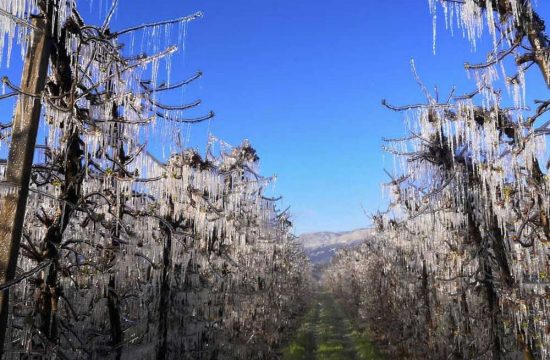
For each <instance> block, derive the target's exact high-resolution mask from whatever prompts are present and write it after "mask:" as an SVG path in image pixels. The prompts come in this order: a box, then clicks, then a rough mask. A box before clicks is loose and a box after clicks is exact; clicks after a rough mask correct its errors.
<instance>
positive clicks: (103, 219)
mask: <svg viewBox="0 0 550 360" xmlns="http://www.w3.org/2000/svg"><path fill="white" fill-rule="evenodd" d="M1 7H2V8H1V9H0V16H1V17H2V21H1V22H0V38H1V39H2V41H5V43H3V44H0V45H3V46H2V48H3V49H4V48H6V49H8V51H7V52H10V49H11V46H12V43H13V42H14V41H15V40H19V41H20V42H21V47H22V49H23V50H25V49H26V53H24V58H25V68H24V72H23V80H22V85H21V86H16V85H14V83H13V82H12V81H10V79H8V78H4V86H5V87H6V88H7V89H9V91H8V93H6V94H5V95H3V96H2V98H4V99H8V98H12V97H13V98H18V102H17V105H16V108H15V116H14V118H13V121H11V122H8V123H2V124H0V142H1V145H2V146H3V147H4V148H5V149H6V148H7V149H8V150H9V154H8V159H7V163H2V164H0V181H1V182H0V189H1V190H0V206H1V208H0V212H1V213H2V214H1V215H2V216H1V218H0V219H1V220H0V232H1V234H2V235H3V238H2V239H0V242H2V244H1V247H0V248H1V249H2V254H1V256H2V261H1V263H0V270H1V275H2V284H1V285H0V287H1V293H2V304H3V306H2V314H1V315H2V319H3V320H4V321H6V325H5V326H2V329H3V330H4V331H5V332H6V334H7V335H6V336H5V340H4V339H2V338H0V343H1V344H2V345H3V347H2V348H0V349H1V351H0V353H2V355H3V358H20V357H21V356H22V354H23V356H35V358H44V359H46V358H61V359H95V358H100V357H101V358H112V359H122V358H131V357H134V358H135V357H136V356H139V358H143V359H146V358H151V359H153V358H154V359H168V358H173V359H182V358H189V359H209V358H212V359H223V358H228V359H233V358H271V357H273V356H274V352H275V351H276V350H275V349H276V348H277V346H276V345H277V344H278V343H279V342H280V341H281V339H282V338H283V335H284V331H285V329H287V328H291V327H292V326H294V325H295V324H294V321H295V319H296V313H297V312H299V311H300V310H301V308H302V306H303V304H304V302H305V296H306V294H307V286H304V283H307V281H308V279H307V271H304V269H305V268H307V262H306V260H305V258H304V256H303V254H302V253H301V252H300V251H299V249H298V248H297V247H296V245H295V244H294V242H293V238H292V235H291V233H290V226H291V224H290V222H289V220H288V215H287V214H286V213H285V212H279V211H277V209H276V200H277V199H271V198H267V197H265V196H264V194H263V189H264V188H265V187H266V186H268V185H269V183H270V180H271V179H269V178H264V177H262V176H260V175H259V174H258V173H257V162H258V160H259V159H258V156H257V155H256V151H255V150H254V149H253V148H252V147H251V146H250V144H248V142H246V141H245V142H243V143H242V144H241V145H240V146H238V147H230V146H229V145H227V144H225V143H223V142H221V141H219V140H217V139H214V138H212V139H210V142H209V146H208V151H207V153H206V155H205V156H204V157H201V156H200V155H199V154H198V153H197V152H196V151H194V150H190V149H184V148H182V147H181V146H175V145H173V146H169V147H168V148H169V149H170V150H171V153H172V155H171V156H170V157H169V160H168V161H167V162H160V161H158V160H156V159H155V158H154V157H153V156H152V155H151V154H150V153H149V152H148V151H147V146H146V144H147V141H148V140H149V139H154V138H155V136H159V135H164V136H165V137H167V136H166V134H170V133H177V132H178V131H180V130H181V127H182V124H192V123H196V122H200V121H204V120H208V119H210V118H211V117H212V116H213V113H208V114H206V115H203V116H197V117H188V116H187V115H186V114H187V113H189V111H191V110H192V109H195V108H196V107H197V106H198V105H199V104H200V101H195V102H191V103H188V104H177V105H172V104H167V103H166V102H165V100H164V99H166V98H167V95H166V94H168V93H170V92H173V91H175V90H178V89H180V88H182V87H184V86H186V85H188V84H190V83H192V81H193V80H195V79H197V78H199V77H200V76H201V74H200V72H199V73H197V74H195V75H192V76H191V77H190V78H189V79H187V80H183V81H180V82H177V83H171V82H169V78H167V79H166V82H161V81H160V80H159V78H161V77H163V76H165V75H166V76H169V72H170V57H171V56H172V54H174V53H175V52H176V51H177V49H178V47H177V46H171V45H170V46H167V47H165V48H161V47H160V46H161V44H162V43H167V42H169V41H171V40H172V37H173V35H174V34H172V35H170V34H171V32H173V31H174V29H176V31H183V30H184V28H185V26H186V25H185V24H187V23H188V22H189V21H192V20H194V19H196V18H198V17H200V13H197V14H194V15H191V16H186V17H182V18H179V19H175V20H172V21H164V22H158V23H153V24H144V25H141V26H136V27H132V28H128V29H124V30H119V31H114V30H112V29H111V26H110V22H111V19H112V18H113V14H114V13H115V11H116V7H117V1H116V0H115V1H113V2H112V7H111V8H110V10H109V11H108V13H107V15H106V17H105V21H104V22H103V24H102V25H99V26H95V25H89V24H86V23H85V22H84V20H83V18H82V16H81V15H80V14H79V12H78V10H77V4H76V1H65V0H63V1H55V0H48V1H46V0H37V1H35V0H25V1H4V2H2V3H1ZM163 34H165V35H164V36H165V37H166V39H160V37H161V36H163ZM125 36H128V37H130V36H131V37H132V38H131V40H130V41H131V42H132V43H138V44H139V43H141V44H142V49H141V50H142V51H145V52H142V53H139V54H138V55H136V54H132V53H130V52H131V51H132V49H126V48H124V46H123V44H122V42H121V41H122V39H123V38H124V37H125ZM176 37H177V36H176ZM180 38H181V36H180ZM161 64H166V66H167V72H166V73H163V72H161V71H159V68H160V65H161ZM33 126H34V127H33ZM37 132H38V133H40V134H44V136H45V138H46V141H45V143H41V144H38V145H36V146H35V139H36V134H37ZM168 140H169V139H168ZM216 148H219V150H218V151H215V149H216ZM33 158H34V161H33ZM29 184H30V185H29ZM27 194H28V195H27ZM27 196H28V198H27ZM23 224H24V225H23ZM8 294H9V295H8Z"/></svg>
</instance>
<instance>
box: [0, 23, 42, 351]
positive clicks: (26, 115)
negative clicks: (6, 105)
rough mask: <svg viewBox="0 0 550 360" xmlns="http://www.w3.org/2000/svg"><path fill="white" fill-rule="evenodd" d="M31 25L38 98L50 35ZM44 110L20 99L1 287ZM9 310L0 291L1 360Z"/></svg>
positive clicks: (12, 258)
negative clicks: (12, 189) (41, 113)
mask: <svg viewBox="0 0 550 360" xmlns="http://www.w3.org/2000/svg"><path fill="white" fill-rule="evenodd" d="M32 24H33V26H34V29H35V30H33V31H32V33H31V39H30V42H29V45H28V49H27V54H26V56H25V63H24V65H23V75H22V78H21V90H22V91H23V92H24V93H26V94H33V95H39V94H41V92H42V91H43V89H44V86H45V83H46V75H47V72H48V60H49V56H50V50H51V43H50V36H49V33H50V32H51V31H49V30H50V29H49V26H48V24H49V21H48V20H47V19H45V18H38V17H36V18H33V19H32ZM41 108H42V106H41V99H40V98H39V97H35V96H29V95H23V94H21V95H19V100H18V102H17V106H16V109H15V114H14V118H13V128H12V136H11V143H10V148H9V154H8V163H7V168H6V173H5V181H6V182H7V183H9V184H10V186H13V187H14V191H11V192H9V193H8V195H5V196H2V197H0V284H3V283H6V282H7V281H10V280H12V279H13V278H14V276H15V269H16V265H17V257H18V255H19V244H20V242H21V235H22V231H23V220H24V218H25V210H26V205H27V197H28V193H29V181H30V176H31V168H32V160H33V156H34V148H35V144H36V134H37V131H38V125H39V121H40V112H41ZM2 190H5V189H2ZM8 310H9V291H8V290H4V291H0V358H1V357H2V355H3V354H4V342H5V336H6V330H7V329H6V328H7V324H8Z"/></svg>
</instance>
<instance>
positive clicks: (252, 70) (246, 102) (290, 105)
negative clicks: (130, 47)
mask: <svg viewBox="0 0 550 360" xmlns="http://www.w3.org/2000/svg"><path fill="white" fill-rule="evenodd" d="M120 4H121V5H120V9H119V11H118V15H117V18H116V19H115V21H114V26H113V27H116V25H119V24H125V23H127V24H130V23H141V22H143V21H154V20H158V19H167V18H171V17H175V16H181V15H185V14H188V13H192V12H194V11H197V10H200V11H203V12H204V18H202V19H200V20H197V21H195V22H193V23H191V24H190V25H189V31H188V33H187V40H186V52H185V55H184V56H185V58H184V61H183V62H180V63H181V64H182V66H181V68H180V69H176V68H177V66H175V65H174V67H175V68H174V70H173V77H174V78H181V77H185V76H186V74H189V73H191V72H193V71H194V70H196V69H200V70H202V71H203V72H204V77H203V78H202V79H201V80H200V82H199V83H198V84H196V85H195V88H194V89H189V90H188V91H189V95H188V96H190V97H191V96H196V97H200V98H201V99H202V100H203V101H204V105H203V109H204V110H205V111H206V110H208V109H212V110H214V111H215V112H216V114H217V116H216V118H215V120H213V121H212V122H211V123H210V124H204V125H202V126H195V127H193V128H191V130H190V131H191V144H192V145H193V146H199V147H201V148H202V146H203V145H202V144H204V141H205V139H206V137H207V133H208V131H211V132H212V133H214V134H215V135H216V136H218V137H220V138H222V139H224V140H225V141H227V142H229V143H232V144H238V143H239V142H240V141H241V139H243V138H248V139H249V140H250V141H251V142H252V144H253V145H254V146H255V147H256V148H257V150H258V151H259V155H260V158H261V171H262V173H263V174H264V175H270V174H276V175H277V177H278V179H277V183H276V186H275V189H274V192H275V193H278V194H281V195H283V197H284V200H283V202H282V204H281V207H282V208H286V206H291V212H292V214H293V220H294V224H295V231H296V232H297V233H302V232H310V231H325V230H327V231H343V230H351V229H354V228H360V227H365V226H368V225H369V224H370V219H369V218H368V217H367V216H366V215H365V213H364V211H363V208H364V209H365V210H366V211H367V212H373V211H376V210H377V209H384V206H385V203H386V200H384V198H385V196H383V191H381V185H380V184H381V183H382V182H384V181H387V177H386V175H385V174H384V172H383V169H384V167H386V168H388V169H391V168H392V161H391V158H390V156H389V155H385V154H383V152H382V151H381V145H382V141H381V138H382V137H395V136H398V135H400V134H402V133H403V128H404V126H403V121H402V117H401V115H400V114H396V113H392V112H391V111H388V110H387V109H385V108H383V107H382V106H381V103H380V102H381V99H383V98H387V99H388V100H390V101H391V102H392V103H395V104H408V103H415V102H422V101H423V100H424V99H423V97H422V94H421V92H420V91H419V89H418V86H417V84H416V82H415V81H414V79H413V77H412V75H411V71H410V60H411V58H414V59H415V62H416V66H417V70H418V72H419V74H420V76H421V77H422V78H423V80H424V81H425V83H426V85H428V86H434V85H436V84H437V85H438V86H439V88H440V89H441V93H442V94H446V93H447V92H448V90H449V89H450V88H451V86H453V85H457V87H458V89H459V92H460V89H462V92H467V91H471V90H472V89H473V88H474V84H473V83H470V82H469V81H468V80H467V77H466V74H465V71H464V70H463V64H464V62H465V61H467V60H470V61H474V60H475V59H481V58H482V56H483V54H484V52H482V53H480V54H473V53H472V50H471V47H470V45H469V43H468V42H467V41H466V40H465V39H463V38H462V36H461V34H460V33H459V32H458V34H457V35H455V37H454V38H453V37H451V35H450V33H449V32H448V31H446V30H445V27H444V23H443V16H441V17H440V21H439V22H438V31H437V37H438V40H437V51H436V55H434V54H433V50H432V18H431V15H430V14H429V9H428V2H427V1H426V0H411V1H373V0H348V1H341V0H338V1H337V0H322V1H313V0H302V1H290V0H262V1H257V0H231V1H220V0H202V1H199V0H162V1H149V0H131V1H130V0H121V1H120ZM549 9H550V8H549V7H548V4H546V5H545V8H544V9H540V10H539V11H541V14H542V15H543V16H544V15H546V14H548V15H550V11H549ZM543 10H544V11H543ZM546 17H547V18H549V16H546ZM178 75H179V76H178Z"/></svg>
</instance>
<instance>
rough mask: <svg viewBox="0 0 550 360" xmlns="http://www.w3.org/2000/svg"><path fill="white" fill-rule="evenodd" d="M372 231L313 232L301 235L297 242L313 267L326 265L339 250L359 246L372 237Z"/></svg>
mask: <svg viewBox="0 0 550 360" xmlns="http://www.w3.org/2000/svg"><path fill="white" fill-rule="evenodd" d="M372 233H373V230H372V229H358V230H353V231H346V232H326V231H325V232H315V233H307V234H302V235H300V236H299V237H298V242H299V243H300V244H301V245H302V246H303V248H304V251H305V253H306V255H307V256H308V257H309V259H310V260H311V262H312V263H313V264H314V265H321V264H325V263H328V262H329V261H330V259H332V256H334V254H335V253H336V251H338V250H339V249H343V248H350V247H354V246H357V245H359V244H361V243H362V242H363V241H364V240H367V239H369V238H370V237H371V236H372Z"/></svg>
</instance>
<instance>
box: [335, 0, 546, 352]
mask: <svg viewBox="0 0 550 360" xmlns="http://www.w3.org/2000/svg"><path fill="white" fill-rule="evenodd" d="M429 4H430V9H431V11H432V13H433V14H434V22H435V16H436V14H437V13H438V9H437V8H438V7H441V8H442V9H443V14H444V15H445V21H446V24H447V26H448V27H449V28H451V29H452V28H453V27H456V26H458V27H459V28H461V29H462V30H463V33H464V34H465V35H466V36H467V37H468V39H469V40H470V41H471V42H472V45H473V46H474V47H475V46H476V45H478V44H477V42H478V41H479V39H480V37H481V36H482V35H483V29H484V28H487V29H488V34H489V35H490V37H491V38H492V46H491V50H490V52H489V54H488V56H487V61H486V62H484V63H480V64H467V65H466V69H467V71H468V72H469V73H470V74H471V76H472V78H473V79H475V81H476V89H475V90H474V91H472V92H471V93H468V94H465V95H461V96H458V95H456V94H455V92H454V91H452V92H451V93H450V95H449V96H448V97H447V98H445V99H443V100H440V98H439V96H438V94H437V93H436V94H434V95H432V94H430V93H429V91H428V90H427V89H426V87H425V86H424V85H423V84H422V83H421V82H420V80H419V79H418V76H417V75H416V72H414V74H415V77H416V79H417V80H418V82H419V84H420V87H421V89H422V91H423V93H424V94H425V98H426V102H425V103H421V104H415V105H408V106H393V105H391V104H389V103H388V102H384V105H385V106H387V107H388V108H390V109H392V110H395V111H399V112H403V113H405V117H406V123H407V126H408V130H409V135H408V136H406V137H404V138H401V139H388V140H387V145H386V146H385V148H386V150H387V151H389V152H390V153H392V154H394V155H395V157H396V164H397V166H396V167H397V168H398V169H399V170H400V171H401V172H402V175H399V176H397V177H392V180H391V182H390V183H389V184H388V188H389V191H390V194H391V196H392V203H391V205H390V209H389V211H388V212H387V213H385V214H381V215H377V216H376V223H377V224H378V225H379V233H380V235H379V244H378V245H377V246H376V247H375V248H374V249H375V250H372V251H370V252H367V253H366V255H363V256H362V255H361V253H359V259H363V261H364V262H365V266H366V267H367V269H370V272H369V273H368V274H369V275H366V276H365V277H364V278H363V282H364V284H365V287H366V288H368V289H369V290H370V291H371V293H372V294H373V295H372V296H374V298H375V299H383V301H382V306H385V307H386V308H387V309H388V310H389V311H388V313H387V315H385V316H382V319H381V320H382V322H384V321H387V322H391V323H393V322H397V323H398V324H399V326H400V327H399V328H400V329H403V330H402V331H388V330H385V331H384V330H383V331H382V333H384V334H386V336H387V337H388V338H390V339H391V343H392V344H393V345H392V348H390V349H389V351H393V352H395V353H400V352H407V353H408V356H431V357H433V358H464V359H470V358H488V359H508V358H515V357H518V356H520V354H523V356H525V358H540V359H547V358H548V357H549V356H550V355H549V351H550V348H549V347H548V344H550V340H549V338H548V336H549V333H548V325H549V324H548V318H549V317H548V313H547V312H548V289H549V287H548V286H549V284H548V280H547V279H548V276H547V274H548V271H549V270H550V263H549V262H548V256H549V253H548V247H547V243H548V241H549V240H548V239H549V238H548V236H549V235H550V233H549V231H548V230H549V227H548V225H549V223H548V210H549V204H548V198H549V197H548V185H547V182H548V176H547V168H545V166H544V165H543V164H546V163H547V150H546V148H545V139H544V137H545V135H546V134H547V133H548V122H545V120H544V117H545V115H546V113H547V110H548V101H547V100H537V101H536V103H535V110H534V111H530V110H528V108H527V107H526V100H525V95H524V94H525V73H526V71H528V70H529V69H535V68H538V70H539V71H540V73H541V74H542V78H543V79H544V81H545V82H546V83H547V84H548V74H549V73H548V59H549V57H548V56H549V53H550V52H549V48H548V37H547V35H546V34H545V32H544V23H543V21H542V20H541V18H540V16H539V15H538V14H537V13H536V12H535V7H534V4H532V3H531V2H530V1H506V0H499V1H490V0H489V1H475V0H465V1H430V2H429ZM434 34H435V28H434ZM533 65H535V66H533ZM413 70H414V68H413ZM500 78H502V79H503V81H499V79H500ZM502 84H504V86H505V87H506V90H507V92H508V94H509V97H507V94H506V93H503V92H502V91H501V90H500V89H499V87H500V86H501V85H502ZM508 98H509V99H508ZM353 256H358V255H357V254H352V255H348V256H343V258H342V259H340V260H338V261H337V262H336V264H335V265H334V266H337V267H341V266H343V267H344V268H349V267H350V266H352V265H350V264H353V262H352V261H351V259H349V257H353ZM372 264H382V265H383V266H381V265H374V266H373V265H372ZM347 271H352V270H349V269H348V270H347ZM367 271H369V270H367ZM337 274H338V273H335V274H333V275H331V276H332V279H329V280H330V281H329V283H331V284H338V281H339V280H342V279H343V278H344V275H340V276H339V277H337V278H336V279H334V277H335V276H336V275H337ZM345 284H346V285H348V286H352V284H350V280H349V279H346V280H345ZM331 286H332V287H335V286H336V285H331ZM338 286H341V285H338ZM351 288H352V289H353V286H352V287H351ZM336 289H337V288H336ZM348 291H349V290H348ZM360 294H361V293H360ZM364 296H366V299H364V300H363V301H362V303H361V304H359V305H356V306H355V307H356V308H357V309H363V312H366V311H368V310H370V309H376V307H374V306H375V303H374V302H373V300H372V298H371V297H370V296H369V295H368V294H365V295H364ZM403 305H405V306H403ZM371 320H372V319H371ZM377 323H378V324H380V322H376V321H373V324H374V325H375V326H376V324H377ZM378 329H381V327H378ZM420 339H421V340H422V341H421V342H420V343H418V340H420ZM396 343H397V344H401V345H398V346H396V345H395V344H396ZM418 344H420V345H418Z"/></svg>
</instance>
